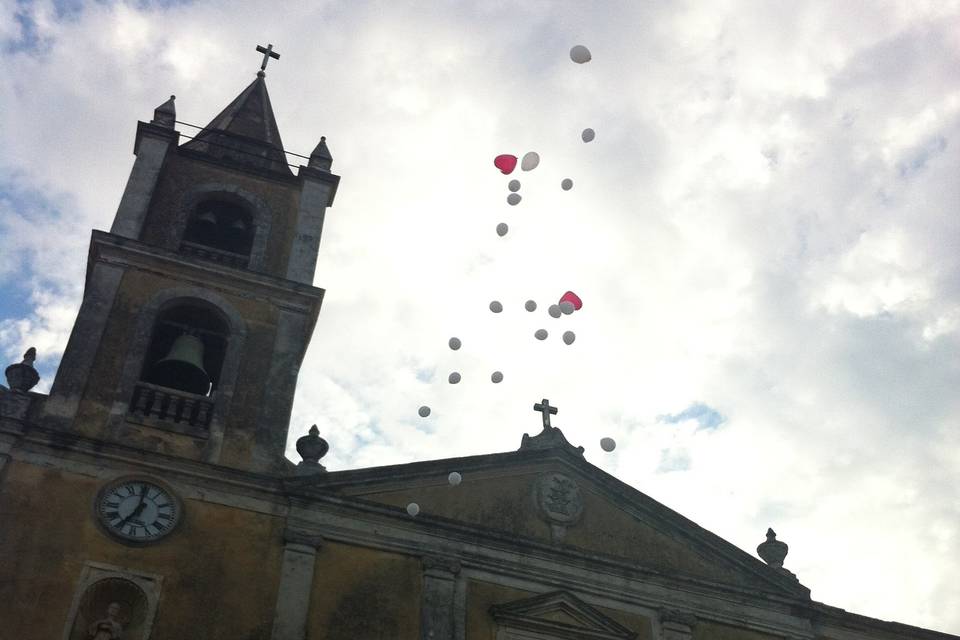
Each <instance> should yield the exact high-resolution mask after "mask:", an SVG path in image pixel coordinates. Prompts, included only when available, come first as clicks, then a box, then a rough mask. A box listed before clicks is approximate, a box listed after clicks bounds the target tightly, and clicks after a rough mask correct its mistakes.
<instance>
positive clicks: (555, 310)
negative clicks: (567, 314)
mask: <svg viewBox="0 0 960 640" xmlns="http://www.w3.org/2000/svg"><path fill="white" fill-rule="evenodd" d="M547 313H549V314H550V317H551V318H559V317H560V313H561V311H560V305H558V304H552V305H550V306H549V307H547Z"/></svg>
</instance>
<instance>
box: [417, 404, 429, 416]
mask: <svg viewBox="0 0 960 640" xmlns="http://www.w3.org/2000/svg"><path fill="white" fill-rule="evenodd" d="M417 413H419V414H420V417H421V418H426V417H427V416H428V415H430V407H428V406H427V405H423V406H422V407H420V409H419V410H418V411H417Z"/></svg>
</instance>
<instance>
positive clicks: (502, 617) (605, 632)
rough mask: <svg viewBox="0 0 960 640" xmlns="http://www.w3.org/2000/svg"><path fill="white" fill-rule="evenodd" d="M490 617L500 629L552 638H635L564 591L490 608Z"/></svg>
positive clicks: (622, 627)
mask: <svg viewBox="0 0 960 640" xmlns="http://www.w3.org/2000/svg"><path fill="white" fill-rule="evenodd" d="M490 615H491V616H493V619H494V620H496V622H497V624H498V625H499V626H500V627H501V628H506V629H516V630H523V631H531V632H534V633H541V634H544V635H549V636H550V637H552V638H571V639H573V638H576V639H582V638H590V639H595V640H632V639H633V638H635V637H636V635H637V634H636V633H634V632H633V631H631V630H630V629H627V628H626V627H624V626H623V625H621V624H620V623H618V622H617V621H616V620H613V619H612V618H610V617H608V616H606V615H604V614H603V613H601V612H600V611H598V610H597V609H595V608H594V607H591V606H590V605H589V604H587V603H586V602H584V601H582V600H580V599H579V598H577V597H576V596H574V595H573V594H570V593H567V592H566V591H554V592H552V593H545V594H543V595H540V596H536V597H533V598H526V599H524V600H516V601H514V602H508V603H505V604H497V605H493V606H492V607H490Z"/></svg>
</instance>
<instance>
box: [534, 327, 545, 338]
mask: <svg viewBox="0 0 960 640" xmlns="http://www.w3.org/2000/svg"><path fill="white" fill-rule="evenodd" d="M533 337H534V338H536V339H537V340H546V339H547V330H546V329H537V330H536V332H535V333H534V334H533Z"/></svg>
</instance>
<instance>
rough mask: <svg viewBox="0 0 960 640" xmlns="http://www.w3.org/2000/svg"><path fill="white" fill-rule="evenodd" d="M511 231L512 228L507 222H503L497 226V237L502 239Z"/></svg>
mask: <svg viewBox="0 0 960 640" xmlns="http://www.w3.org/2000/svg"><path fill="white" fill-rule="evenodd" d="M509 230H510V227H508V226H507V223H506V222H501V223H500V224H498V225H497V235H498V236H500V237H501V238H502V237H503V236H505V235H507V231H509Z"/></svg>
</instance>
